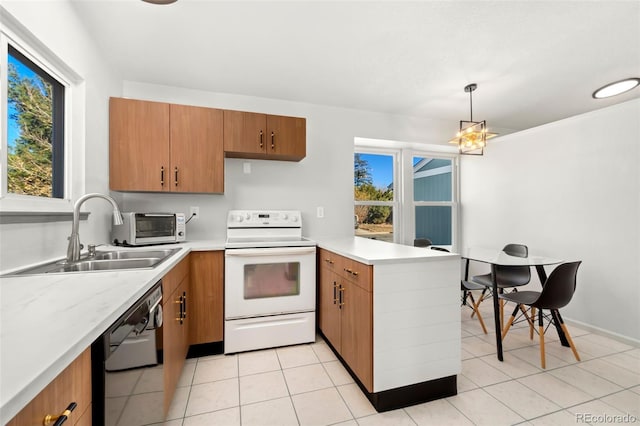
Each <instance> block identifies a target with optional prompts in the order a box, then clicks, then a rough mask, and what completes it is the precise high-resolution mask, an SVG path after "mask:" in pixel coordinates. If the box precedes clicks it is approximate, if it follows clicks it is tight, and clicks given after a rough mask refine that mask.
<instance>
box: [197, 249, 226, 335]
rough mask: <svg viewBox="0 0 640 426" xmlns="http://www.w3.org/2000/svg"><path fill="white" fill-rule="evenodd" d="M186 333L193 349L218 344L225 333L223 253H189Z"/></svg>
mask: <svg viewBox="0 0 640 426" xmlns="http://www.w3.org/2000/svg"><path fill="white" fill-rule="evenodd" d="M189 256H190V257H191V291H190V292H189V294H190V297H189V301H190V305H189V306H190V315H191V316H190V322H189V333H190V339H189V341H190V343H191V344H192V345H196V344H201V343H211V342H220V341H222V338H223V330H224V316H223V307H224V295H223V289H224V282H223V268H224V253H223V252H222V251H209V252H207V251H203V252H192V253H191V254H190V255H189Z"/></svg>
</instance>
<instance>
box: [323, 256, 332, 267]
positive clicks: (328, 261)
mask: <svg viewBox="0 0 640 426" xmlns="http://www.w3.org/2000/svg"><path fill="white" fill-rule="evenodd" d="M324 261H325V262H327V263H328V264H330V265H333V260H331V259H329V258H328V257H327V258H326V259H325V260H324Z"/></svg>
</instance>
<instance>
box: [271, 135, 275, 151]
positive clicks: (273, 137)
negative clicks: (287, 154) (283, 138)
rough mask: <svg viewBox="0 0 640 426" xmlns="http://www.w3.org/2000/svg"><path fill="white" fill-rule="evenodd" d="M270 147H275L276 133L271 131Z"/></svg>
mask: <svg viewBox="0 0 640 426" xmlns="http://www.w3.org/2000/svg"><path fill="white" fill-rule="evenodd" d="M271 149H276V135H275V133H273V132H271Z"/></svg>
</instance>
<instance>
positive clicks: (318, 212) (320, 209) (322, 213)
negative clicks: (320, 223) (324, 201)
mask: <svg viewBox="0 0 640 426" xmlns="http://www.w3.org/2000/svg"><path fill="white" fill-rule="evenodd" d="M316 216H318V217H319V218H323V217H324V207H318V209H317V212H316Z"/></svg>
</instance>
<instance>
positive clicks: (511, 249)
mask: <svg viewBox="0 0 640 426" xmlns="http://www.w3.org/2000/svg"><path fill="white" fill-rule="evenodd" d="M502 251H503V252H505V253H507V254H508V255H509V256H516V257H528V256H529V248H528V247H527V246H525V245H524V244H507V245H506V246H504V248H503V249H502ZM496 275H497V280H498V282H499V283H503V284H510V285H513V286H521V285H525V284H527V283H529V281H531V268H530V267H528V266H498V267H496Z"/></svg>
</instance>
